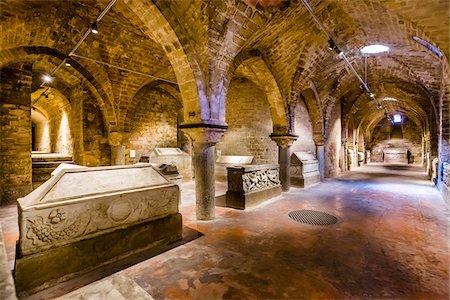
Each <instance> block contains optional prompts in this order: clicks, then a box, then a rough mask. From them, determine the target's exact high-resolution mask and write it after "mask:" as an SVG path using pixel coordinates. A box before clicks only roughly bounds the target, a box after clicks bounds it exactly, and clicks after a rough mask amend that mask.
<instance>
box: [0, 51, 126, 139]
mask: <svg viewBox="0 0 450 300" xmlns="http://www.w3.org/2000/svg"><path fill="white" fill-rule="evenodd" d="M42 56H50V57H55V58H57V59H59V60H61V61H62V60H64V59H65V58H66V55H65V54H64V53H62V52H60V51H58V50H57V49H54V48H50V47H45V46H22V47H17V48H10V49H5V50H2V51H1V52H0V67H4V66H7V65H9V64H13V63H16V62H17V61H30V60H36V59H37V58H39V57H42ZM71 68H72V70H75V71H76V77H78V78H79V80H82V81H84V82H87V83H88V85H87V86H88V88H89V89H90V91H91V92H92V93H93V95H94V96H95V97H96V99H97V102H98V104H99V106H100V108H101V110H102V114H103V118H104V121H105V124H106V125H107V127H108V131H113V130H114V128H115V127H116V125H117V120H116V112H115V108H114V104H113V101H112V100H111V99H112V98H111V91H112V88H111V86H110V82H109V77H108V75H107V74H106V73H104V72H102V71H101V69H100V68H91V69H93V70H96V71H94V72H91V71H90V70H89V69H87V68H85V67H84V66H83V65H81V64H80V63H78V62H77V61H76V60H75V59H73V60H72V66H71Z"/></svg>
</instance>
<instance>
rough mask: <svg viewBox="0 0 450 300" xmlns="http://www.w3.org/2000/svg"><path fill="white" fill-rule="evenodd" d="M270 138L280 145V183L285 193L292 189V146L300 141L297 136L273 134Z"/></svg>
mask: <svg viewBox="0 0 450 300" xmlns="http://www.w3.org/2000/svg"><path fill="white" fill-rule="evenodd" d="M270 138H271V139H272V140H274V141H275V142H276V143H277V145H278V163H279V164H280V182H281V187H282V190H283V192H287V191H289V189H290V188H291V151H290V148H291V146H292V144H293V143H294V142H295V141H296V140H297V139H298V136H297V135H293V134H285V135H278V134H274V133H272V134H271V135H270Z"/></svg>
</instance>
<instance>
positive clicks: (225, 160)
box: [216, 155, 253, 165]
mask: <svg viewBox="0 0 450 300" xmlns="http://www.w3.org/2000/svg"><path fill="white" fill-rule="evenodd" d="M216 163H218V164H246V165H250V164H252V163H253V156H245V155H221V156H219V157H218V158H217V160H216Z"/></svg>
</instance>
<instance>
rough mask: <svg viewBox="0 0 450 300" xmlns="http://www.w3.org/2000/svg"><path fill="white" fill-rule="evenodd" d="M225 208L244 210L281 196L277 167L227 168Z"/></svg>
mask: <svg viewBox="0 0 450 300" xmlns="http://www.w3.org/2000/svg"><path fill="white" fill-rule="evenodd" d="M227 171H228V190H227V192H226V195H225V198H226V200H225V202H226V206H228V207H232V208H238V209H246V208H249V207H252V206H255V205H258V204H259V203H261V202H264V201H266V200H269V199H271V198H273V197H276V196H279V195H281V184H280V179H279V166H278V165H251V166H240V167H239V166H237V167H228V168H227Z"/></svg>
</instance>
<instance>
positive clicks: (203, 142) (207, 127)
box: [179, 123, 228, 147]
mask: <svg viewBox="0 0 450 300" xmlns="http://www.w3.org/2000/svg"><path fill="white" fill-rule="evenodd" d="M179 128H180V129H181V130H183V132H185V133H186V134H187V135H188V136H189V137H190V138H191V139H192V143H193V144H194V146H206V147H211V146H214V145H215V144H217V142H218V141H219V140H220V138H221V137H222V136H223V135H224V134H225V131H226V130H227V128H228V126H226V125H217V124H204V123H196V124H182V125H180V126H179Z"/></svg>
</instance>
